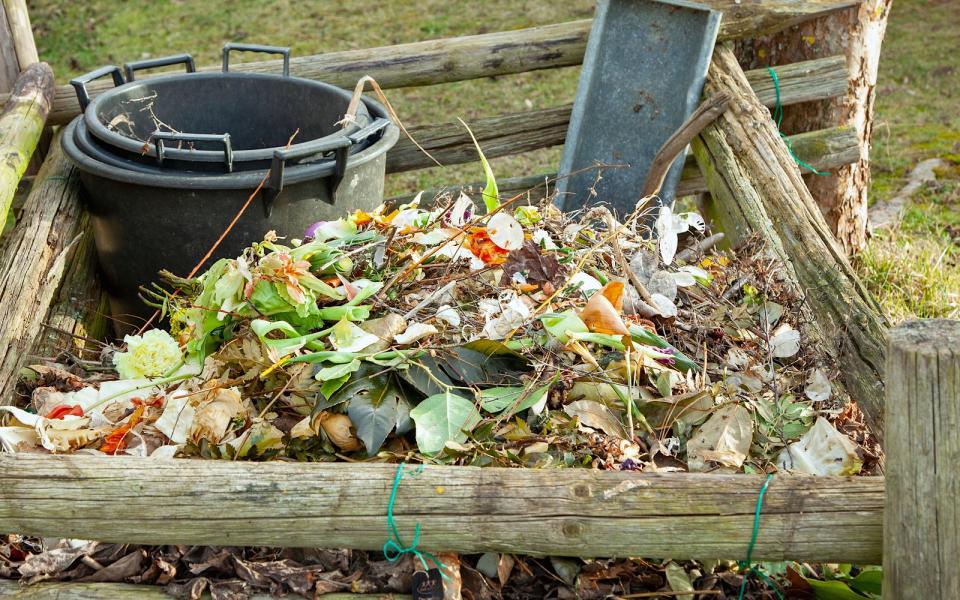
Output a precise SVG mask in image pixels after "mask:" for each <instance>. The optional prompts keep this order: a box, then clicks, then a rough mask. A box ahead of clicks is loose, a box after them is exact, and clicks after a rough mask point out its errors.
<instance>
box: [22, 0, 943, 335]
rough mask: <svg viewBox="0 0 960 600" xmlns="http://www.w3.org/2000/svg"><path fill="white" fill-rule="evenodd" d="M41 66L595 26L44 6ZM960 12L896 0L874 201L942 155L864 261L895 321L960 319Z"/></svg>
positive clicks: (514, 86)
mask: <svg viewBox="0 0 960 600" xmlns="http://www.w3.org/2000/svg"><path fill="white" fill-rule="evenodd" d="M30 10H31V17H32V19H33V25H34V28H35V30H36V36H37V45H38V46H39V49H40V55H41V57H42V58H43V59H44V60H47V61H48V62H50V63H51V64H52V65H53V68H54V70H55V72H56V73H57V79H58V81H61V82H65V81H66V80H67V79H69V78H70V77H71V76H74V75H77V74H80V73H83V72H85V71H88V70H90V69H93V68H94V67H97V66H99V65H102V64H106V63H122V62H124V61H128V60H135V59H139V58H147V57H156V56H163V55H165V54H173V53H178V52H185V51H186V52H191V53H192V54H193V55H194V57H195V58H196V59H197V61H198V62H199V63H200V64H213V63H216V62H217V61H218V60H219V49H220V47H221V46H222V45H223V43H224V42H227V41H246V42H257V43H266V44H274V45H284V46H290V47H291V48H292V49H293V52H294V54H295V55H304V54H315V53H319V52H324V51H333V50H344V49H349V48H363V47H370V46H380V45H388V44H395V43H402V42H411V41H417V40H423V39H430V38H439V37H449V36H454V35H463V34H470V33H483V32H489V31H499V30H507V29H514V28H521V27H530V26H533V25H537V24H545V23H553V22H560V21H566V20H570V19H582V18H588V17H589V16H590V15H591V14H592V10H593V2H592V1H591V0H566V1H564V2H556V1H552V2H550V1H545V0H487V1H485V2H450V1H449V0H419V1H417V2H374V1H369V0H367V1H362V0H342V1H340V2H336V3H331V2H316V1H313V2H291V1H289V0H280V1H276V2H263V1H262V0H258V1H254V0H232V1H230V2H221V3H213V2H203V1H200V0H179V1H170V0H158V1H154V2H149V3H147V2H124V1H119V0H88V1H84V2H75V1H72V0H69V1H68V0H35V1H33V2H31V3H30ZM957 14H958V2H957V0H929V1H926V0H896V1H895V2H894V8H893V12H892V15H891V19H890V24H889V28H888V33H887V39H886V41H885V43H884V52H883V55H882V59H881V65H880V82H879V85H878V89H877V119H876V123H875V126H874V145H873V150H872V159H873V172H874V185H873V189H872V197H873V198H872V200H875V199H883V198H886V197H889V196H890V195H891V194H893V193H894V192H895V191H896V190H897V189H898V188H899V187H900V186H901V185H902V183H903V179H904V176H905V173H906V172H908V171H909V169H910V167H911V166H912V165H914V164H915V163H916V162H918V161H920V160H923V159H925V158H930V157H934V156H939V157H941V158H944V159H946V160H947V161H949V164H950V167H948V168H947V169H944V170H943V172H942V173H941V176H942V177H941V179H942V182H941V183H938V185H936V186H934V187H931V188H928V189H926V190H925V191H924V193H922V194H920V195H918V197H917V198H916V200H915V202H914V204H913V205H912V206H911V207H910V209H909V211H908V213H907V215H906V218H905V219H904V223H903V225H902V226H901V227H900V228H899V229H897V230H896V231H892V232H885V233H882V234H880V235H878V236H876V237H875V238H874V239H873V240H871V242H870V246H869V248H868V249H867V250H866V251H865V252H864V253H862V254H861V255H860V256H859V257H858V259H857V263H858V265H859V267H860V270H861V273H862V274H863V276H864V279H865V281H866V282H867V284H868V285H869V286H870V287H871V289H872V290H873V291H874V292H875V293H876V294H877V296H878V298H880V300H881V302H882V303H883V305H884V307H885V309H886V310H887V311H888V313H889V314H890V316H891V317H892V318H893V319H894V320H900V319H903V318H910V317H935V316H950V317H954V318H956V317H960V297H958V295H960V252H958V249H957V246H958V244H957V241H958V236H960V66H958V61H957V58H956V57H957V54H956V53H957V48H960V28H958V27H957V26H956V18H957ZM577 73H578V70H577V69H575V68H573V69H559V70H554V71H540V72H535V73H526V74H522V75H516V76H509V77H500V78H496V79H494V80H481V81H468V82H461V83H455V84H447V85H441V86H432V87H423V88H416V89H411V90H395V91H391V92H389V97H390V98H391V102H392V103H393V104H394V106H395V107H396V108H397V110H398V111H399V113H400V116H401V118H403V119H404V120H405V122H407V123H411V124H412V123H417V124H420V123H432V122H447V121H450V120H452V118H453V117H455V116H460V117H462V118H464V119H465V120H467V121H469V120H470V119H472V118H476V117H478V116H485V115H494V114H497V113H501V112H505V111H519V110H529V109H531V108H537V107H547V106H553V105H556V104H560V103H564V102H570V101H571V100H572V98H573V94H574V92H575V89H576V83H577ZM558 161H559V150H557V149H553V150H544V151H539V152H533V153H530V154H527V155H524V156H520V157H508V158H501V159H495V160H494V161H492V162H493V168H494V170H495V171H496V172H497V173H498V174H499V175H500V176H501V177H508V176H518V175H528V174H535V173H539V172H543V171H546V170H550V169H553V168H556V164H557V162H558ZM480 179H482V173H481V171H480V167H479V165H465V166H459V167H448V168H444V169H430V170H424V171H418V172H416V173H410V174H401V175H396V176H391V178H390V181H389V185H388V192H390V193H397V192H401V191H413V190H416V189H418V188H424V187H433V186H436V185H439V184H443V183H452V182H458V181H459V182H463V181H476V180H480Z"/></svg>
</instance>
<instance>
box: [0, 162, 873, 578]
mask: <svg viewBox="0 0 960 600" xmlns="http://www.w3.org/2000/svg"><path fill="white" fill-rule="evenodd" d="M484 163H485V161H484ZM484 169H485V172H486V173H487V180H488V181H487V187H486V188H485V189H484V192H483V194H482V206H481V207H478V206H477V205H476V204H474V202H473V200H471V199H470V198H469V197H468V196H466V195H465V194H463V193H460V194H459V195H458V196H457V197H456V198H454V197H449V196H441V197H438V198H435V199H433V200H432V201H431V203H430V204H429V206H427V205H421V198H420V197H417V198H416V199H415V200H414V201H413V202H411V203H409V204H403V205H399V206H387V205H384V206H380V207H378V208H377V209H375V210H373V211H370V212H364V211H357V212H354V213H353V214H350V215H345V216H344V217H343V218H341V219H338V220H335V221H324V222H319V223H317V224H315V225H313V226H311V227H310V228H309V230H308V231H306V232H305V233H306V235H305V237H304V238H303V239H302V240H281V239H279V238H278V237H277V236H276V235H274V234H273V233H270V234H268V235H267V236H266V238H265V239H264V240H262V241H256V242H255V243H253V244H252V245H251V246H250V247H249V248H248V249H247V250H246V251H245V252H244V253H243V255H242V256H239V257H237V258H236V259H224V260H219V261H217V262H216V263H214V264H213V265H212V266H210V267H209V268H208V269H207V271H206V272H204V273H202V274H201V275H200V276H199V277H196V278H193V279H182V278H176V277H173V276H168V277H167V278H166V287H164V286H160V285H155V286H153V287H152V288H150V289H145V290H144V294H145V297H146V298H147V299H148V300H150V301H152V302H155V303H156V304H157V305H158V306H159V307H161V308H162V309H163V313H164V316H165V317H166V318H167V321H168V323H169V326H168V329H166V330H161V329H154V330H150V331H145V332H142V333H141V334H140V335H137V336H127V337H126V339H125V347H124V348H121V349H118V350H116V351H115V352H114V353H113V354H112V357H110V358H109V360H110V361H112V363H113V365H115V367H116V371H117V375H118V377H117V378H116V379H113V380H110V379H105V378H104V377H103V376H102V375H99V376H97V377H90V378H86V379H84V378H81V377H77V375H76V374H74V373H73V372H72V371H69V370H67V369H65V368H59V367H57V366H53V367H51V366H49V365H48V366H37V367H33V371H32V372H31V373H32V375H31V377H25V378H24V381H23V382H22V384H21V389H25V390H27V391H28V392H29V393H30V403H29V406H26V407H24V408H23V409H18V408H8V409H4V410H5V411H6V412H7V413H10V416H9V417H8V418H7V421H8V422H6V423H3V425H4V426H3V427H0V443H2V446H3V449H4V450H5V451H7V452H30V451H33V452H38V451H47V452H58V453H59V452H71V451H78V450H82V451H83V452H102V453H107V454H134V455H139V456H153V457H157V458H159V457H172V456H177V457H204V458H221V459H239V458H243V459H248V460H251V459H258V460H264V459H270V458H285V459H293V460H344V459H345V460H377V461H394V462H396V461H401V460H411V459H414V460H420V461H425V462H433V463H444V464H460V465H478V466H485V465H497V466H525V467H547V466H568V467H574V466H579V467H593V468H602V469H630V470H647V471H659V470H689V471H712V470H718V469H720V470H723V471H748V472H761V471H767V472H771V471H774V470H776V469H778V468H787V469H798V470H805V471H812V472H819V473H823V472H834V471H836V470H837V469H838V468H839V470H840V471H841V472H843V473H844V474H848V473H854V472H856V471H857V470H858V469H859V467H860V465H862V464H864V463H866V464H868V465H869V466H870V467H871V468H872V467H873V465H875V462H876V461H874V460H871V459H870V457H871V456H873V455H874V454H875V452H876V449H875V448H873V447H870V448H860V447H859V446H858V445H859V444H866V445H870V444H872V442H871V440H870V436H869V433H867V432H866V431H865V430H856V434H855V436H854V438H855V440H856V441H854V440H851V439H850V438H849V437H848V436H847V434H846V433H845V432H844V431H842V430H841V431H838V430H837V428H836V427H835V425H834V424H833V423H834V421H837V416H838V415H841V414H844V413H843V412H842V411H843V409H844V407H845V406H846V404H847V396H846V395H845V394H844V392H843V390H842V388H840V387H838V386H836V385H835V384H834V383H833V380H834V378H835V377H836V373H835V371H834V370H833V368H832V365H831V364H830V362H829V357H828V356H827V355H826V353H824V352H823V351H822V350H821V349H819V348H817V347H816V345H815V344H811V343H809V342H808V340H807V339H806V337H805V335H804V331H805V327H806V324H805V323H804V322H803V321H802V317H801V314H802V313H801V311H800V306H801V304H802V298H798V297H795V296H794V295H792V294H791V292H790V287H789V286H788V285H787V284H786V282H785V281H784V280H783V279H782V278H781V276H780V274H781V273H782V269H780V268H779V266H778V264H777V263H776V262H775V261H772V260H771V259H770V257H769V256H768V255H766V254H765V253H763V252H762V250H761V248H760V245H759V244H757V243H755V242H748V243H747V244H744V245H741V246H740V247H738V248H736V249H735V250H728V251H725V252H719V251H715V250H712V249H709V248H710V246H711V244H712V243H713V242H711V243H707V244H705V243H704V241H705V240H711V239H714V240H715V239H717V238H715V237H713V236H711V232H710V230H709V226H708V224H707V223H706V222H705V221H704V219H703V218H702V217H701V216H700V215H699V214H697V213H694V212H683V211H680V210H676V211H675V210H672V209H671V208H669V207H663V208H660V209H658V213H657V214H656V219H644V218H640V217H641V215H639V214H634V215H630V216H628V217H627V218H626V220H625V221H623V222H622V223H618V222H616V221H615V220H614V219H613V218H612V217H611V216H610V213H609V211H607V210H606V209H602V208H593V209H591V210H589V211H587V212H585V213H582V214H574V215H571V214H565V213H562V212H560V211H559V210H557V209H556V208H555V207H554V206H553V204H552V203H551V202H550V200H549V199H547V200H545V201H543V202H540V203H534V204H530V203H521V202H520V201H519V198H514V199H510V200H507V201H503V202H501V200H500V199H498V197H497V194H496V181H495V180H494V179H493V175H492V172H491V171H490V170H489V165H486V164H484ZM845 422H847V421H845ZM851 431H853V430H851ZM824 442H826V443H824ZM828 465H830V466H828ZM836 465H840V466H839V467H837V466H836ZM490 560H492V559H490ZM484 568H485V569H486V570H490V567H489V566H488V565H486V564H485V565H484Z"/></svg>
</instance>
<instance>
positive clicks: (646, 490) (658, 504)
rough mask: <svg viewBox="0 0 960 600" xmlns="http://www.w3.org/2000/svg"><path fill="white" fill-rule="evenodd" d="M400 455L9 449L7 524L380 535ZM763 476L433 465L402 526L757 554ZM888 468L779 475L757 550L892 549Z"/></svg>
mask: <svg viewBox="0 0 960 600" xmlns="http://www.w3.org/2000/svg"><path fill="white" fill-rule="evenodd" d="M396 469H397V467H396V465H389V464H373V463H366V464H362V465H357V464H343V463H332V464H330V463H327V464H323V463H313V464H310V463H307V464H303V463H281V462H269V463H237V462H230V461H207V460H159V459H147V458H136V457H95V456H78V455H73V456H43V455H27V454H18V455H15V456H13V455H0V531H16V532H20V533H23V534H30V535H40V536H57V537H67V538H81V539H97V540H103V541H112V542H131V543H143V544H175V543H176V544H211V545H230V546H244V545H257V546H285V547H314V546H316V547H331V548H340V547H349V548H355V549H364V550H378V549H380V548H381V547H382V546H383V543H384V541H385V540H386V537H385V536H386V531H387V529H386V517H385V515H386V510H387V501H388V499H389V496H390V487H391V485H392V483H393V480H394V475H395V472H396ZM762 481H763V480H762V478H760V477H751V476H746V475H703V474H635V473H629V472H610V471H592V470H583V469H544V470H539V469H537V470H534V469H499V468H476V467H440V466H428V467H427V468H426V469H425V470H424V471H423V473H422V474H420V475H419V476H416V477H408V478H404V479H403V481H402V483H401V485H400V490H399V494H398V496H397V502H396V505H395V514H396V518H397V523H398V525H399V527H400V530H401V531H409V532H412V531H413V527H414V525H415V523H417V522H420V523H422V526H423V535H422V538H421V545H422V547H423V548H425V549H428V550H433V551H452V552H463V553H475V552H508V553H516V554H529V555H554V556H661V557H673V558H675V559H706V558H717V557H733V558H737V557H742V556H744V554H745V552H746V547H747V543H748V541H749V539H750V533H751V528H752V525H753V513H754V508H755V504H756V500H757V492H758V490H759V488H760V485H761V483H762ZM883 490H884V484H883V479H882V478H876V477H855V478H827V477H824V478H810V477H798V476H782V477H777V478H775V479H774V480H773V482H772V483H771V485H770V488H769V490H768V491H767V495H766V498H765V501H764V509H763V520H762V524H761V528H760V537H759V538H758V541H757V546H756V550H755V552H754V556H755V557H756V558H758V559H769V560H786V559H792V560H811V561H825V562H836V561H852V562H857V563H861V564H876V563H878V562H879V561H880V559H881V547H882V520H883V503H884V491H883Z"/></svg>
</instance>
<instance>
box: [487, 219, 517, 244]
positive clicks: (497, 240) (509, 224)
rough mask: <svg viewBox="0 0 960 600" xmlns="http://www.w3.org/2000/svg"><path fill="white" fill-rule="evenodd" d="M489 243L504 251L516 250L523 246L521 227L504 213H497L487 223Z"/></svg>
mask: <svg viewBox="0 0 960 600" xmlns="http://www.w3.org/2000/svg"><path fill="white" fill-rule="evenodd" d="M487 234H489V235H490V241H491V242H493V243H494V244H496V245H497V246H499V247H501V248H503V249H504V250H516V249H517V248H519V247H520V246H522V245H523V226H521V225H520V223H519V222H517V220H516V219H514V218H513V215H510V214H508V213H506V212H503V211H501V212H498V213H497V214H495V215H493V216H492V217H490V221H489V222H488V223H487Z"/></svg>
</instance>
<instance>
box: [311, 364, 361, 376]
mask: <svg viewBox="0 0 960 600" xmlns="http://www.w3.org/2000/svg"><path fill="white" fill-rule="evenodd" d="M360 364H361V363H360V361H359V360H357V359H354V360H352V361H350V362H348V363H344V364H339V365H333V366H330V367H324V368H322V369H320V370H318V371H317V372H316V373H315V374H314V376H313V378H314V379H316V380H317V381H329V380H331V379H340V378H342V377H343V376H344V375H346V376H349V375H350V374H352V373H355V372H357V370H359V369H360Z"/></svg>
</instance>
